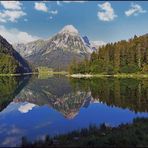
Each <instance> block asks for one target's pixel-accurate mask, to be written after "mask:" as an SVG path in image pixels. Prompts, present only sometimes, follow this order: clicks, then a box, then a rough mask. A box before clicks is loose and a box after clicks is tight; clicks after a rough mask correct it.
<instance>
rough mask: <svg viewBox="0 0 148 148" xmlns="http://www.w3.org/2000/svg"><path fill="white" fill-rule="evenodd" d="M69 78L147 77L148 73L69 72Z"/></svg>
mask: <svg viewBox="0 0 148 148" xmlns="http://www.w3.org/2000/svg"><path fill="white" fill-rule="evenodd" d="M68 77H71V78H94V77H98V78H99V77H113V78H148V74H114V75H108V74H71V75H68Z"/></svg>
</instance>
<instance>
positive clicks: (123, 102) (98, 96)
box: [71, 78, 148, 112]
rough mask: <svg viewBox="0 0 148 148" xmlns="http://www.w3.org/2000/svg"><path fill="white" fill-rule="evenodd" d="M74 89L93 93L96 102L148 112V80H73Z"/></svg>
mask: <svg viewBox="0 0 148 148" xmlns="http://www.w3.org/2000/svg"><path fill="white" fill-rule="evenodd" d="M71 85H72V86H73V88H79V90H81V91H82V92H83V91H85V92H89V91H90V92H91V95H92V97H93V98H94V100H99V101H100V102H103V103H104V104H107V105H109V106H117V107H121V108H123V109H124V108H128V109H130V110H132V111H134V112H147V111H148V91H147V90H148V80H147V79H132V78H124V79H123V78H91V79H79V80H78V79H71Z"/></svg>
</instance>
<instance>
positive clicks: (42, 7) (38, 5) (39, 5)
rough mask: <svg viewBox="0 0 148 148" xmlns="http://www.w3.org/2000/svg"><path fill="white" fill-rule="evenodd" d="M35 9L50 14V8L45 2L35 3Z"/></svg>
mask: <svg viewBox="0 0 148 148" xmlns="http://www.w3.org/2000/svg"><path fill="white" fill-rule="evenodd" d="M34 8H35V9H36V10H39V11H43V12H48V8H47V6H46V4H45V3H43V2H35V6H34Z"/></svg>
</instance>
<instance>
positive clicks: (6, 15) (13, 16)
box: [0, 10, 26, 23]
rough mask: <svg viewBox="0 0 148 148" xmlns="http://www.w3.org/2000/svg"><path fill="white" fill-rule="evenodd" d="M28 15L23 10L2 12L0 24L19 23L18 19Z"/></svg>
mask: <svg viewBox="0 0 148 148" xmlns="http://www.w3.org/2000/svg"><path fill="white" fill-rule="evenodd" d="M24 15H26V13H25V12H23V11H22V10H3V11H2V12H0V22H4V23H5V22H8V21H11V22H17V19H19V18H21V17H22V16H24Z"/></svg>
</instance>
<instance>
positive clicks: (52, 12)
mask: <svg viewBox="0 0 148 148" xmlns="http://www.w3.org/2000/svg"><path fill="white" fill-rule="evenodd" d="M49 13H51V14H53V15H56V14H58V10H51V11H49Z"/></svg>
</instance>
